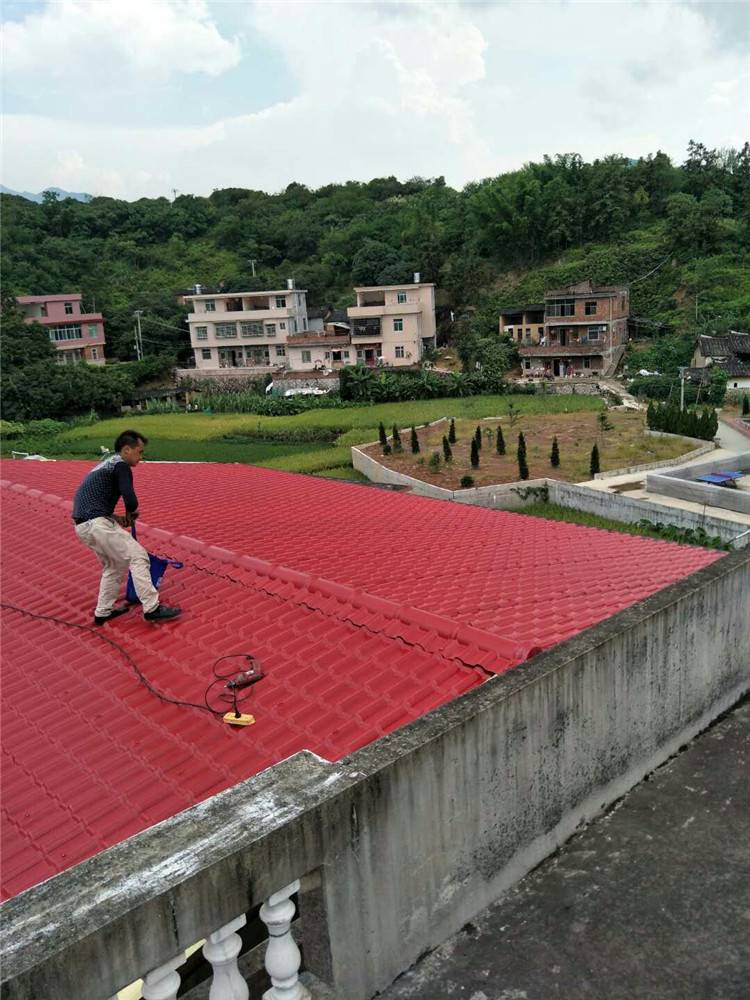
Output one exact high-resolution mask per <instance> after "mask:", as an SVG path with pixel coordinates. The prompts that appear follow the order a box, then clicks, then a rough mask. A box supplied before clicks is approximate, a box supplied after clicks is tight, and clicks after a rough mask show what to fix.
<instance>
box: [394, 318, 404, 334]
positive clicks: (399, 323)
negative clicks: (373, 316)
mask: <svg viewBox="0 0 750 1000" xmlns="http://www.w3.org/2000/svg"><path fill="white" fill-rule="evenodd" d="M403 329H404V321H403V320H402V319H394V321H393V332H394V333H402V332H403Z"/></svg>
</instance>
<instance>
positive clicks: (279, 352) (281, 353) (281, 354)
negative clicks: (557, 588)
mask: <svg viewBox="0 0 750 1000" xmlns="http://www.w3.org/2000/svg"><path fill="white" fill-rule="evenodd" d="M276 357H277V358H285V357H286V347H284V345H283V344H277V345H276Z"/></svg>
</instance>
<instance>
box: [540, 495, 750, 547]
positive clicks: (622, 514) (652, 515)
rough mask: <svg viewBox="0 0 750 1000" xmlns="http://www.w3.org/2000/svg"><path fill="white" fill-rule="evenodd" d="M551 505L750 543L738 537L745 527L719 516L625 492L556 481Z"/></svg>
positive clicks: (629, 521) (619, 519)
mask: <svg viewBox="0 0 750 1000" xmlns="http://www.w3.org/2000/svg"><path fill="white" fill-rule="evenodd" d="M548 493H549V502H550V503H559V504H561V505H562V506H563V507H570V508H571V509H572V510H580V511H584V512H585V513H587V514H598V515H599V516H600V517H608V518H611V520H613V521H622V522H623V523H625V524H635V523H636V522H638V521H641V520H644V519H645V520H647V521H651V522H652V523H656V522H659V521H660V522H662V523H663V524H674V525H675V526H676V527H678V528H692V529H693V530H695V529H696V528H703V530H704V531H705V532H706V533H707V534H709V535H718V536H719V538H721V540H722V541H723V542H733V543H734V544H735V547H744V546H745V545H748V544H750V536H747V537H746V538H744V539H743V540H742V541H741V543H740V544H738V541H739V540H738V536H740V535H741V534H743V533H744V534H746V533H745V532H743V526H742V525H741V524H738V523H736V522H734V521H728V520H724V519H723V518H719V517H710V516H705V515H703V514H698V513H696V512H695V511H692V510H683V509H682V508H680V507H668V506H667V505H666V504H659V503H653V502H652V501H651V500H639V499H638V498H637V497H628V496H625V495H624V494H622V493H607V492H606V491H605V490H595V489H592V488H591V487H590V486H578V485H577V484H575V483H560V482H557V481H556V480H554V479H550V480H548Z"/></svg>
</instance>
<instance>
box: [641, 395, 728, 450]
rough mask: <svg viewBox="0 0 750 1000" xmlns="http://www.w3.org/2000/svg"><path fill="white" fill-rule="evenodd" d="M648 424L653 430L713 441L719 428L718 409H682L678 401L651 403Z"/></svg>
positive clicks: (647, 414)
mask: <svg viewBox="0 0 750 1000" xmlns="http://www.w3.org/2000/svg"><path fill="white" fill-rule="evenodd" d="M646 424H647V426H648V427H649V428H650V429H651V430H652V431H664V432H666V433H667V434H683V435H685V437H693V438H701V440H703V441H712V440H713V439H714V438H715V437H716V434H717V432H718V430H719V418H718V416H717V414H716V410H713V409H711V408H710V407H704V408H703V409H702V410H700V411H699V410H697V409H690V408H688V407H686V408H685V409H684V410H681V409H680V407H679V405H678V404H677V403H654V402H651V403H649V404H648V409H647V410H646Z"/></svg>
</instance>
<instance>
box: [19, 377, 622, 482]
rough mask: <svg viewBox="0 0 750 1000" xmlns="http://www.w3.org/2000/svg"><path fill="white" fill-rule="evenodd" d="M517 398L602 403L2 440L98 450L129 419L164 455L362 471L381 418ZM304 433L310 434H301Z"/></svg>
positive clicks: (345, 413)
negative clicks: (355, 460) (354, 458)
mask: <svg viewBox="0 0 750 1000" xmlns="http://www.w3.org/2000/svg"><path fill="white" fill-rule="evenodd" d="M509 403H512V404H513V406H514V407H515V409H516V410H517V411H519V412H521V413H527V414H539V413H563V412H566V413H571V412H574V411H593V410H599V409H601V407H602V405H603V404H602V401H601V399H599V398H598V397H594V396H470V397H466V398H447V399H426V400H417V401H410V402H404V403H379V404H376V405H369V406H347V407H343V408H340V409H330V410H323V409H321V410H308V411H306V412H304V413H299V414H297V415H295V416H285V417H265V416H257V415H255V414H251V413H237V414H233V413H229V414H228V413H222V414H206V413H170V414H159V415H150V416H149V415H143V416H141V415H137V414H130V415H128V416H125V417H118V418H113V419H111V420H101V421H99V422H98V423H94V424H89V425H87V426H81V427H75V428H73V429H70V430H67V431H64V432H62V433H60V434H57V435H55V436H51V437H46V438H39V437H37V438H34V439H33V440H31V439H28V438H23V437H20V438H18V439H16V440H13V441H6V442H3V454H5V455H7V454H9V453H10V451H11V448H12V449H15V450H19V451H35V452H40V453H41V454H43V455H46V456H48V457H55V458H91V459H94V458H97V457H99V455H100V454H101V448H102V446H104V447H107V448H111V447H112V443H113V441H114V439H115V437H116V436H117V434H119V433H120V431H122V430H124V429H125V428H127V427H135V428H136V429H137V430H139V431H141V432H142V433H143V434H145V435H146V436H147V437H148V439H149V444H148V450H147V457H148V458H150V459H152V460H159V461H188V462H248V463H251V464H256V465H265V466H268V467H269V468H275V469H287V470H289V471H291V472H307V473H318V474H321V473H322V474H326V473H327V472H328V471H329V470H337V477H338V478H357V476H356V474H355V473H354V470H353V469H352V468H351V446H352V445H354V444H364V443H367V442H370V441H375V440H377V437H378V424H379V423H380V421H382V422H383V424H384V425H385V427H386V429H387V430H388V432H389V433H390V430H391V428H392V426H393V424H397V426H398V427H399V428H402V427H409V426H411V425H412V424H415V425H419V424H424V423H428V422H429V421H432V420H437V419H439V418H440V417H444V416H449V417H457V418H470V419H479V418H480V417H491V416H501V415H503V414H507V412H508V405H509ZM300 438H304V439H305V440H300Z"/></svg>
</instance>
